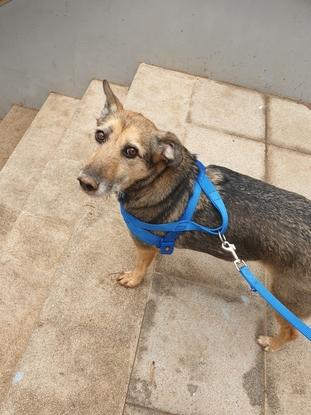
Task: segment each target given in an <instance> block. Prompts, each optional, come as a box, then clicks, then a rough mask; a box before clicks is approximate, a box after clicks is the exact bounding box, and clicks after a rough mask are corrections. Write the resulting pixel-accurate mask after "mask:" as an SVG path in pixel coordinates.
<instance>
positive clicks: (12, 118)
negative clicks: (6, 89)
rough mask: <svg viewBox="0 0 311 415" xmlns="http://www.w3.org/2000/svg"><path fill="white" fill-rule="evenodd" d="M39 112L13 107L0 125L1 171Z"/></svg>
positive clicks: (17, 106) (18, 106)
mask: <svg viewBox="0 0 311 415" xmlns="http://www.w3.org/2000/svg"><path fill="white" fill-rule="evenodd" d="M37 112H38V110H36V109H33V108H27V107H22V106H21V105H12V107H11V109H10V111H9V112H8V113H7V115H6V116H5V117H4V119H3V120H2V121H1V123H0V170H1V169H2V167H3V166H4V165H5V163H6V161H7V159H8V158H9V157H10V155H11V153H12V152H13V150H14V148H15V147H16V146H17V144H18V143H19V141H20V139H21V138H22V137H23V135H24V134H25V132H26V130H27V129H28V127H29V126H30V124H31V123H32V121H33V119H34V118H35V116H36V114H37Z"/></svg>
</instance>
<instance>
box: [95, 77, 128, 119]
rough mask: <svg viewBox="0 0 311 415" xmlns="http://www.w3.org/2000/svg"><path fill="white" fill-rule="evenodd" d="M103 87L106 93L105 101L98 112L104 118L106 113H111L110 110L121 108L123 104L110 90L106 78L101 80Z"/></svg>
mask: <svg viewBox="0 0 311 415" xmlns="http://www.w3.org/2000/svg"><path fill="white" fill-rule="evenodd" d="M103 89H104V93H105V95H106V103H105V106H104V108H103V109H102V112H101V114H100V116H101V118H105V117H106V116H107V115H108V114H111V113H112V112H116V111H121V110H123V105H122V104H121V102H120V101H119V99H118V98H117V97H116V96H115V94H114V93H113V92H112V90H111V88H110V85H109V83H108V81H106V80H104V81H103Z"/></svg>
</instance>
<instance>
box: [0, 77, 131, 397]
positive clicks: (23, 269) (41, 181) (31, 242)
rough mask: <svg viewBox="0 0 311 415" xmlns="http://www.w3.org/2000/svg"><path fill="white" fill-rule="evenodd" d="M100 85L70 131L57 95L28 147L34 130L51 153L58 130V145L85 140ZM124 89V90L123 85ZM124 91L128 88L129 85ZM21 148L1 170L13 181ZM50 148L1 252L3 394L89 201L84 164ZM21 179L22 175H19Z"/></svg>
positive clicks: (36, 124) (10, 205)
mask: <svg viewBox="0 0 311 415" xmlns="http://www.w3.org/2000/svg"><path fill="white" fill-rule="evenodd" d="M99 87H100V85H99V81H92V82H91V84H90V86H89V88H88V90H87V91H86V93H85V95H84V97H83V98H82V99H81V101H80V102H79V104H78V106H77V108H76V110H75V114H74V115H73V117H72V118H71V121H70V123H69V125H66V127H68V128H66V132H65V131H64V129H62V128H60V124H61V122H59V121H58V115H57V109H58V108H60V105H57V102H56V101H58V96H57V95H56V94H53V96H52V99H51V100H50V102H48V103H47V104H46V107H45V108H48V109H49V110H48V111H47V112H46V113H45V116H44V115H43V114H41V115H40V116H39V117H38V118H37V119H36V120H35V121H34V122H33V125H32V128H31V129H32V134H31V135H30V133H28V134H29V135H28V136H27V137H26V139H25V147H24V148H23V150H24V152H27V148H26V145H27V144H28V143H29V142H31V140H32V139H33V135H36V136H37V137H41V138H42V137H43V139H42V140H41V142H39V143H36V144H37V146H38V145H40V146H41V147H40V150H41V149H42V150H43V152H44V154H45V153H46V152H45V150H44V143H46V142H47V141H48V138H49V137H51V136H54V135H55V134H59V135H60V137H59V139H58V140H57V144H58V143H59V145H60V146H61V144H62V141H66V142H68V143H72V145H76V141H77V142H79V141H80V142H81V141H82V140H83V139H84V134H83V133H82V132H81V131H80V130H79V128H78V126H79V125H80V124H82V125H89V124H90V123H91V122H92V123H93V125H94V126H95V125H96V116H98V113H97V112H98V110H99V109H100V108H99V107H100V106H101V107H102V106H103V105H104V98H103V91H102V87H100V89H99ZM113 88H114V87H113ZM116 89H119V87H116ZM94 90H96V92H94ZM119 91H121V90H120V89H119ZM122 91H126V88H125V89H122ZM97 95H98V96H100V97H101V100H100V103H99V102H98V103H97ZM59 99H60V101H61V104H62V105H63V104H64V101H66V106H68V105H69V106H70V100H65V99H64V98H63V97H60V98H59ZM92 102H93V104H92ZM95 103H96V105H97V106H96V105H95ZM58 104H59V101H58ZM92 105H95V107H96V108H95V110H94V108H93V109H92ZM63 110H64V108H63V107H62V111H63ZM67 110H68V108H67ZM63 112H64V111H63ZM46 118H47V119H46ZM60 121H61V120H60ZM63 127H65V123H63ZM34 132H35V133H36V134H34ZM75 136H76V139H75ZM68 137H69V138H68ZM22 141H24V139H23V140H22ZM93 141H94V140H93ZM21 144H22V142H21V143H20V145H21ZM20 145H19V146H18V147H20ZM34 145H35V143H34ZM18 147H17V149H16V150H15V152H14V153H13V155H12V156H11V157H12V160H11V158H10V160H9V161H8V163H7V165H6V166H5V168H4V169H3V171H2V172H1V175H2V174H3V173H5V174H6V180H7V182H8V183H10V179H11V180H12V178H13V177H14V179H15V180H16V175H15V174H14V168H13V167H16V165H19V166H25V163H24V162H23V160H22V157H21V156H20V155H19V154H18ZM68 148H70V146H69V147H68ZM47 153H49V154H48V155H49V158H48V160H47V163H45V164H44V165H43V163H41V164H40V166H41V171H40V174H39V175H38V177H37V183H35V184H34V185H33V188H32V192H31V194H30V195H29V196H28V198H25V197H23V198H22V197H21V198H20V199H21V200H19V207H20V212H18V213H19V214H18V215H17V218H15V222H14V224H13V226H12V227H11V229H10V232H9V233H8V235H7V237H6V239H5V242H4V244H3V248H2V252H1V255H0V262H1V264H2V266H1V269H0V281H1V286H2V290H3V292H5V295H4V296H3V302H2V303H1V304H0V307H1V316H2V319H1V325H2V323H3V327H1V331H2V333H3V336H2V339H3V340H1V339H0V343H1V345H0V348H1V350H6V360H5V361H4V362H1V366H2V367H1V371H0V390H1V391H0V396H4V395H5V391H6V390H7V388H8V386H9V383H8V382H9V381H10V377H11V375H12V370H13V368H14V367H15V365H16V362H17V361H18V359H19V357H20V355H21V354H22V353H23V351H24V349H25V346H26V344H27V342H28V339H29V336H30V334H31V332H32V330H33V327H34V324H35V322H36V320H37V318H38V313H39V311H40V309H41V307H42V304H43V302H44V299H45V297H46V295H47V291H48V288H49V285H50V283H51V281H52V280H53V275H54V272H55V270H56V268H57V266H58V265H59V264H61V258H62V256H63V254H64V250H65V247H66V245H67V243H68V241H69V239H70V237H71V234H72V233H73V231H74V229H75V226H76V222H77V221H79V218H81V217H83V215H84V212H85V208H84V205H85V203H86V202H87V201H88V198H87V196H86V195H84V194H83V192H81V191H80V189H79V188H78V185H77V181H76V177H77V174H78V172H79V169H80V166H81V164H80V162H78V161H76V160H74V159H70V154H69V153H68V154H63V153H61V155H62V156H61V157H59V154H60V153H57V150H56V151H55V150H54V149H53V152H52V151H51V150H49V151H48V152H47ZM28 154H29V153H28ZM28 160H29V162H30V161H31V156H29V157H28ZM10 166H12V171H11V172H10V174H9V172H8V169H9V168H11V167H10ZM31 169H32V173H33V176H34V177H35V174H36V173H37V169H36V168H32V166H31V165H30V166H29V167H28V166H27V172H28V174H29V171H30V170H31ZM66 169H67V170H66ZM62 174H63V179H64V181H63V183H62V186H59V181H60V178H61V177H62ZM1 175H0V188H1V186H4V179H2V181H1ZM18 179H20V177H19V176H18ZM21 179H22V178H21ZM18 190H21V189H18ZM64 193H65V194H64ZM6 196H7V198H6V202H7V203H6V205H5V209H6V214H7V216H8V217H9V216H10V213H11V212H10V211H9V212H7V210H8V209H10V208H11V209H12V208H14V199H17V198H15V197H13V196H12V197H9V196H8V195H6ZM55 200H59V203H56V204H55V208H54V206H53V203H54V202H55ZM15 202H16V200H15ZM62 206H63V209H62ZM66 207H67V209H66ZM8 344H14V345H15V347H14V348H11V349H9V350H8V349H7V345H8Z"/></svg>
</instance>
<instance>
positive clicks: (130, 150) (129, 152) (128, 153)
mask: <svg viewBox="0 0 311 415" xmlns="http://www.w3.org/2000/svg"><path fill="white" fill-rule="evenodd" d="M122 153H123V154H124V156H125V157H127V158H128V159H133V158H135V157H136V156H137V155H138V150H137V148H135V147H124V149H123V150H122Z"/></svg>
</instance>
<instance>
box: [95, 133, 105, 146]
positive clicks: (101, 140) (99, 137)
mask: <svg viewBox="0 0 311 415" xmlns="http://www.w3.org/2000/svg"><path fill="white" fill-rule="evenodd" d="M107 138H108V134H105V132H104V131H103V130H96V132H95V140H96V141H97V142H98V143H99V144H103V143H104V142H105V141H107Z"/></svg>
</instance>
